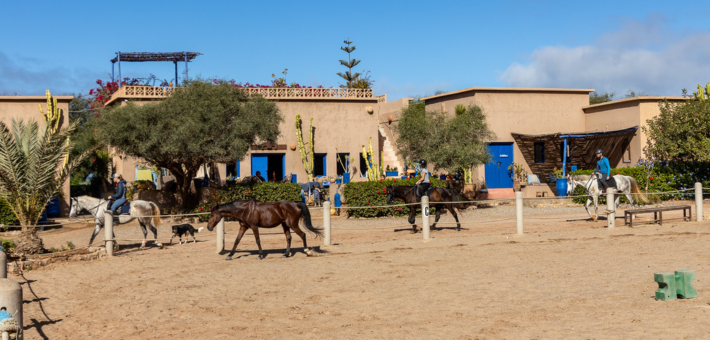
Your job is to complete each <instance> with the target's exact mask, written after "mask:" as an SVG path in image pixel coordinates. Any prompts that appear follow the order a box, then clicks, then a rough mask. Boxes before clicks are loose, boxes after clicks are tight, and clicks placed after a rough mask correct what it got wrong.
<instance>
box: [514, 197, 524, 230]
mask: <svg viewBox="0 0 710 340" xmlns="http://www.w3.org/2000/svg"><path fill="white" fill-rule="evenodd" d="M515 217H516V229H517V231H518V235H522V234H523V192H522V191H518V192H516V193H515Z"/></svg>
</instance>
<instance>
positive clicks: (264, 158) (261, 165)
mask: <svg viewBox="0 0 710 340" xmlns="http://www.w3.org/2000/svg"><path fill="white" fill-rule="evenodd" d="M268 169H269V155H266V154H261V155H259V154H256V155H251V175H252V176H256V172H257V171H259V172H260V173H261V177H264V179H267V178H269V173H268Z"/></svg>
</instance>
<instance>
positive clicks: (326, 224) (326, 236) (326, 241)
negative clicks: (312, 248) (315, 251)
mask: <svg viewBox="0 0 710 340" xmlns="http://www.w3.org/2000/svg"><path fill="white" fill-rule="evenodd" d="M323 245H324V246H329V245H330V201H325V202H323Z"/></svg>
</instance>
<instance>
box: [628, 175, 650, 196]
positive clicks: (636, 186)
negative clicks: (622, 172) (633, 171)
mask: <svg viewBox="0 0 710 340" xmlns="http://www.w3.org/2000/svg"><path fill="white" fill-rule="evenodd" d="M629 182H631V191H632V192H633V193H634V194H636V200H637V201H641V202H646V201H647V200H648V199H647V198H646V195H644V193H643V191H641V187H639V184H638V182H636V179H635V178H633V177H631V176H629Z"/></svg>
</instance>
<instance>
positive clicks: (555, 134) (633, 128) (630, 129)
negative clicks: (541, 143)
mask: <svg viewBox="0 0 710 340" xmlns="http://www.w3.org/2000/svg"><path fill="white" fill-rule="evenodd" d="M638 128H639V126H638V125H634V126H630V127H627V128H624V129H618V130H610V131H584V132H550V133H540V134H525V133H517V132H511V133H510V135H511V136H513V137H515V136H523V137H563V136H567V137H569V138H574V136H582V135H592V136H596V135H612V134H617V133H626V132H635V131H638Z"/></svg>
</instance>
